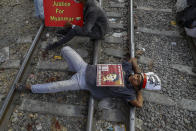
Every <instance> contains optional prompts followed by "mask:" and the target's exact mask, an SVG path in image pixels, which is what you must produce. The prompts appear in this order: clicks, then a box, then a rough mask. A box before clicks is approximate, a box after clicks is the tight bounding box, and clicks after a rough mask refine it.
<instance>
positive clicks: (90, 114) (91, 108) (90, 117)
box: [86, 40, 101, 131]
mask: <svg viewBox="0 0 196 131" xmlns="http://www.w3.org/2000/svg"><path fill="white" fill-rule="evenodd" d="M100 46H101V45H100V43H99V40H96V41H95V42H94V57H93V65H96V64H97V62H98V54H99V49H100ZM94 103H95V102H94V98H93V97H92V95H91V96H90V99H89V108H88V121H87V129H86V130H87V131H92V125H93V112H94Z"/></svg>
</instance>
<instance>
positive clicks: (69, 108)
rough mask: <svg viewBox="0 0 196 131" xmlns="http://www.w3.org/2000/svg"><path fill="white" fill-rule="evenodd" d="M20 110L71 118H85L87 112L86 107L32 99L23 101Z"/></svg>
mask: <svg viewBox="0 0 196 131" xmlns="http://www.w3.org/2000/svg"><path fill="white" fill-rule="evenodd" d="M19 109H20V110H23V111H28V112H35V113H45V114H48V113H49V114H54V115H59V116H71V117H85V114H84V113H85V112H84V111H86V110H87V109H86V107H85V106H79V105H77V106H76V105H67V104H57V103H49V102H42V101H37V100H31V99H23V101H22V104H21V105H20V106H19Z"/></svg>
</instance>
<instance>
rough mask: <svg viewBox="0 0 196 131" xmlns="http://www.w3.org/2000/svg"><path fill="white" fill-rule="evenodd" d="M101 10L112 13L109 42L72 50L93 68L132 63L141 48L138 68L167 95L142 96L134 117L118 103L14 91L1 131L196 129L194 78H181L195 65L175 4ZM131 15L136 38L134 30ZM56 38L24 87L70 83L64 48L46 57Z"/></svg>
mask: <svg viewBox="0 0 196 131" xmlns="http://www.w3.org/2000/svg"><path fill="white" fill-rule="evenodd" d="M100 3H101V5H102V7H103V9H104V10H105V12H106V13H107V16H108V20H109V22H110V27H111V30H110V31H109V33H108V34H107V35H106V37H105V40H103V41H98V42H99V44H96V43H92V41H90V40H89V39H88V38H81V37H75V38H74V39H73V40H71V41H70V42H69V43H68V44H67V45H69V46H71V47H72V48H74V49H75V50H76V51H77V52H78V53H79V54H80V55H81V56H82V57H83V58H84V60H85V61H86V62H88V63H91V64H96V63H97V62H98V63H120V62H121V61H122V60H124V59H126V58H128V55H130V56H131V57H134V56H135V52H134V50H135V49H134V47H136V50H137V51H136V55H137V57H139V63H140V67H142V69H143V71H144V72H148V71H153V72H155V73H157V74H158V75H159V76H160V77H161V80H162V90H161V91H160V92H146V91H144V92H143V96H144V99H145V102H144V107H143V108H142V109H139V110H136V114H134V112H135V109H134V108H131V110H130V106H128V105H127V103H125V102H123V101H121V100H119V99H104V100H101V101H100V100H99V101H97V100H93V99H92V98H91V97H90V94H89V93H88V92H85V91H74V92H62V93H56V94H32V93H29V92H27V91H14V92H13V91H11V93H14V96H12V97H13V98H12V97H11V96H10V95H8V97H7V99H8V98H9V99H10V98H12V99H10V100H12V101H10V102H9V103H10V104H9V103H8V101H6V102H5V101H4V103H5V105H6V104H9V108H7V110H6V114H4V117H2V118H3V119H2V120H3V121H1V127H0V130H6V131H7V130H10V131H11V130H28V131H29V130H54V129H56V130H57V129H59V130H74V131H81V130H85V131H86V130H87V131H90V130H92V131H105V130H109V129H111V128H112V127H113V126H115V125H118V126H122V125H123V126H125V127H126V129H128V130H132V131H133V130H135V125H136V130H155V131H156V130H157V131H158V130H183V131H185V130H194V129H196V127H195V126H194V125H196V124H195V123H194V121H196V120H195V117H194V116H195V115H196V114H195V111H196V109H195V106H194V103H195V98H196V96H195V89H194V86H193V84H192V81H193V82H194V81H195V78H194V77H192V76H191V75H190V74H185V73H181V71H183V69H184V65H186V66H187V65H188V66H191V65H192V64H193V58H192V56H191V54H190V49H189V47H188V46H187V45H188V43H187V41H186V40H185V39H184V38H183V37H182V35H180V33H179V29H178V27H177V26H176V25H175V24H171V23H172V22H173V21H174V20H175V9H174V6H175V2H174V1H173V0H166V1H161V0H147V1H146V0H138V1H134V2H133V4H131V3H132V1H130V2H129V1H128V0H106V1H100ZM133 5H134V8H132V6H133ZM132 10H133V16H134V28H135V30H133V28H131V27H133V22H132V21H131V20H133V19H130V18H131V17H132V15H131V14H132V13H131V12H132ZM41 28H42V26H41V27H40V29H41ZM55 30H56V29H55V28H45V29H44V31H43V33H42V35H41V37H40V40H39V42H38V43H37V45H36V49H35V50H33V54H32V56H31V59H30V60H29V62H28V66H27V67H26V68H25V69H26V70H25V71H24V72H21V73H22V74H21V75H23V77H22V78H20V80H19V81H18V82H19V83H31V84H36V83H45V82H52V81H59V80H65V79H68V78H70V77H71V76H72V74H70V72H68V71H67V65H66V62H64V61H63V60H62V58H61V57H60V48H59V49H56V50H54V51H50V52H49V54H44V52H43V49H44V48H45V45H46V43H47V42H49V41H55V40H56V39H58V37H56V36H55V34H54V32H55ZM131 38H132V39H131ZM133 38H135V39H133ZM134 43H135V46H134ZM94 45H95V46H94ZM92 49H95V50H94V51H92ZM97 49H98V50H97ZM96 52H98V56H96V55H94V60H93V62H92V59H93V58H92V57H91V56H93V54H97V53H96ZM24 62H25V61H24ZM178 67H182V68H180V69H179V68H178ZM19 75H20V73H19ZM15 84H16V83H13V86H12V88H11V89H14V88H15ZM176 87H180V88H176ZM190 90H192V92H190ZM151 96H153V97H151ZM7 99H6V100H7ZM89 100H90V101H89ZM89 105H90V106H89ZM91 105H94V106H91ZM3 107H4V106H3ZM2 109H4V110H5V109H6V108H5V107H4V108H2ZM1 111H3V110H1ZM130 112H131V113H130ZM1 116H3V115H2V114H1ZM135 120H136V122H135ZM5 125H6V126H5Z"/></svg>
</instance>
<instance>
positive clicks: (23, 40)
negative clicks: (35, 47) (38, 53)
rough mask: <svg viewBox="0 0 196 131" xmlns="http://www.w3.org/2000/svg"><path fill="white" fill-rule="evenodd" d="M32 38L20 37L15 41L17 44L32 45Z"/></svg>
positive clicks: (29, 36)
mask: <svg viewBox="0 0 196 131" xmlns="http://www.w3.org/2000/svg"><path fill="white" fill-rule="evenodd" d="M32 42H33V40H32V36H31V35H28V36H22V37H20V38H18V40H17V41H16V43H17V44H24V43H32Z"/></svg>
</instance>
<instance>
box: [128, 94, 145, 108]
mask: <svg viewBox="0 0 196 131" xmlns="http://www.w3.org/2000/svg"><path fill="white" fill-rule="evenodd" d="M129 102H130V103H131V104H132V105H133V106H136V107H139V108H141V107H142V106H143V97H142V92H141V91H137V97H136V100H132V101H129Z"/></svg>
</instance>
